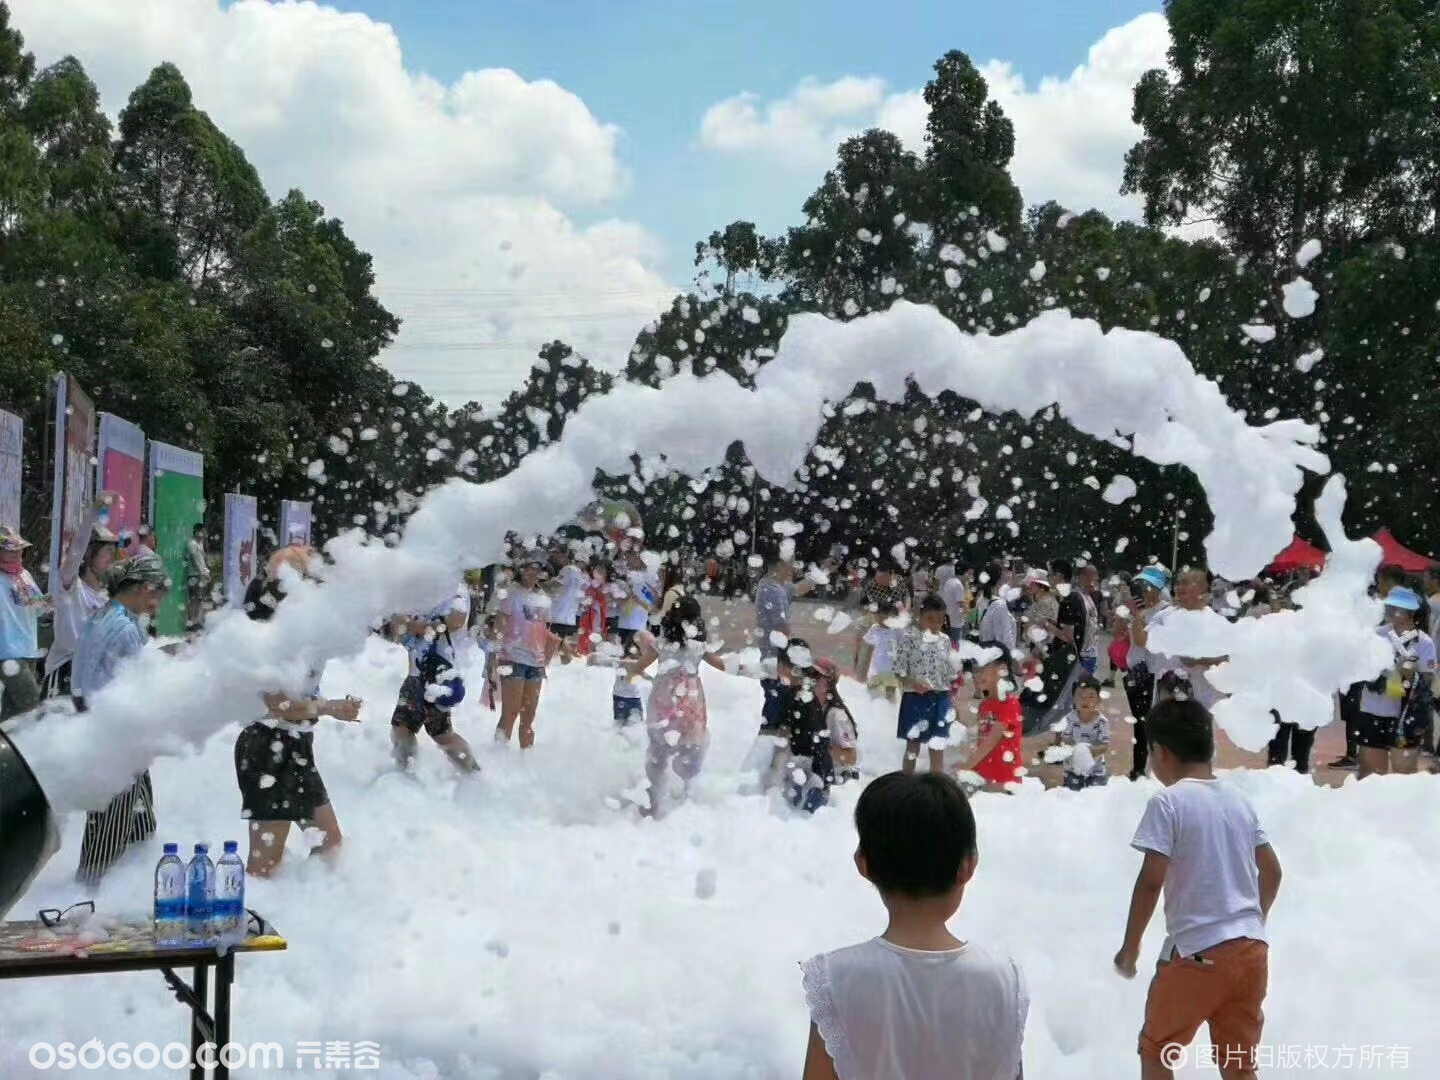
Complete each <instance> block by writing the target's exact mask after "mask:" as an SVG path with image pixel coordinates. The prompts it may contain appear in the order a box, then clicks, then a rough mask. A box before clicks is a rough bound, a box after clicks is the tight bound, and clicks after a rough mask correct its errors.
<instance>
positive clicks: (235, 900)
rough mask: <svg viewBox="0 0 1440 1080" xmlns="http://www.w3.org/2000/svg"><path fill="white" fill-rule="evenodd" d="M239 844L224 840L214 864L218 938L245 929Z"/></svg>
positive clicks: (237, 933)
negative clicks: (221, 849)
mask: <svg viewBox="0 0 1440 1080" xmlns="http://www.w3.org/2000/svg"><path fill="white" fill-rule="evenodd" d="M239 848H240V845H239V844H238V843H236V842H235V841H234V840H226V841H225V854H224V855H222V856H221V857H220V861H219V862H218V863H216V864H215V908H214V917H215V936H216V937H218V938H220V939H221V940H225V939H227V938H231V939H233V938H237V937H240V936H242V935H243V934H244V933H245V864H244V863H242V862H241V861H240V855H239Z"/></svg>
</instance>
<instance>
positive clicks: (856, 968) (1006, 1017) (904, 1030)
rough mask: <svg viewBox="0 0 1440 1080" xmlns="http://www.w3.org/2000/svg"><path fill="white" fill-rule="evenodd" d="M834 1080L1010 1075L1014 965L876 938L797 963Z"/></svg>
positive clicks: (1016, 1061) (1007, 1078)
mask: <svg viewBox="0 0 1440 1080" xmlns="http://www.w3.org/2000/svg"><path fill="white" fill-rule="evenodd" d="M801 967H802V969H803V971H804V973H805V999H806V1002H807V1003H808V1004H809V1006H810V1018H811V1020H812V1021H813V1022H814V1024H815V1026H816V1028H817V1029H818V1030H819V1032H820V1036H821V1038H822V1039H824V1040H825V1049H826V1050H828V1051H829V1053H830V1058H831V1060H832V1061H834V1063H835V1072H836V1074H837V1075H838V1076H839V1077H840V1080H880V1078H881V1077H883V1078H884V1080H1016V1078H1017V1077H1018V1076H1019V1075H1020V1046H1021V1042H1022V1041H1023V1039H1024V1035H1025V1017H1026V1014H1027V1013H1028V1012H1029V1008H1030V999H1029V997H1028V995H1027V994H1026V992H1025V980H1024V979H1023V978H1022V976H1021V974H1020V969H1019V968H1018V967H1017V966H1016V965H1015V962H1014V961H1013V960H1011V959H1010V958H1009V957H1007V956H999V955H996V954H994V953H991V952H988V951H987V950H985V949H981V948H979V947H977V946H975V945H968V944H967V945H965V946H962V947H961V948H959V949H953V950H950V951H948V952H919V951H916V950H914V949H904V948H901V947H900V946H898V945H892V944H891V943H890V942H888V941H886V940H884V939H883V938H875V939H873V940H871V941H867V942H865V943H864V944H861V945H852V946H851V947H849V948H848V949H840V950H839V951H837V952H832V953H827V954H825V955H824V956H817V957H815V958H814V959H813V960H809V961H807V962H806V963H804V964H802V965H801Z"/></svg>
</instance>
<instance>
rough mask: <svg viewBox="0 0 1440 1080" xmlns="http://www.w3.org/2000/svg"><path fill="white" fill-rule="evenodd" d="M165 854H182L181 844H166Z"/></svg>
mask: <svg viewBox="0 0 1440 1080" xmlns="http://www.w3.org/2000/svg"><path fill="white" fill-rule="evenodd" d="M165 854H166V855H179V854H180V845H179V844H166V845H165Z"/></svg>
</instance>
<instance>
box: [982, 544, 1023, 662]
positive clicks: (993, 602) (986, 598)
mask: <svg viewBox="0 0 1440 1080" xmlns="http://www.w3.org/2000/svg"><path fill="white" fill-rule="evenodd" d="M979 606H980V608H981V611H982V612H983V613H982V614H981V616H980V640H981V641H998V642H999V643H1000V644H1001V645H1004V646H1005V648H1007V649H1009V650H1010V651H1011V652H1012V653H1013V652H1014V651H1015V647H1016V645H1017V644H1019V638H1020V631H1019V627H1018V626H1017V625H1016V623H1015V615H1014V613H1013V612H1011V610H1010V604H1009V602H1008V601H1006V599H1005V571H1003V570H1002V569H1000V567H999V565H998V564H997V565H994V566H991V567H990V568H989V569H988V570H986V571H985V577H984V580H983V581H981V583H980V605H979Z"/></svg>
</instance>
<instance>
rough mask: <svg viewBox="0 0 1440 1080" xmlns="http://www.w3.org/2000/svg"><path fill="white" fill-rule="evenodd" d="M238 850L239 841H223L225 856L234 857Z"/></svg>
mask: <svg viewBox="0 0 1440 1080" xmlns="http://www.w3.org/2000/svg"><path fill="white" fill-rule="evenodd" d="M239 850H240V841H239V840H226V841H225V854H226V855H234V854H235V853H236V852H237V851H239Z"/></svg>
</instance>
